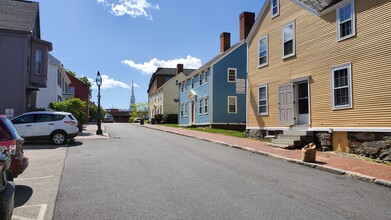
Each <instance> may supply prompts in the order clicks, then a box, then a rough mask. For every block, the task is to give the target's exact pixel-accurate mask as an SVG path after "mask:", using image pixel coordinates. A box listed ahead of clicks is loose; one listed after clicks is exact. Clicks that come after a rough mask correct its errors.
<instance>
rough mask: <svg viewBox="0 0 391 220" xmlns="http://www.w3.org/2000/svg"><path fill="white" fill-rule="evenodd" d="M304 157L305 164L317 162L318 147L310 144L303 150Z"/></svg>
mask: <svg viewBox="0 0 391 220" xmlns="http://www.w3.org/2000/svg"><path fill="white" fill-rule="evenodd" d="M302 156H303V158H302V159H303V161H304V162H310V163H315V161H316V145H315V144H314V143H310V144H308V145H306V146H305V147H303V148H302Z"/></svg>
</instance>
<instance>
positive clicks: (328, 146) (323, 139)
mask: <svg viewBox="0 0 391 220" xmlns="http://www.w3.org/2000/svg"><path fill="white" fill-rule="evenodd" d="M315 136H316V138H317V139H316V141H315V142H316V148H317V149H318V150H322V151H330V150H332V149H333V144H332V143H333V142H332V134H330V133H328V132H316V133H315Z"/></svg>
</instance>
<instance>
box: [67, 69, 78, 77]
mask: <svg viewBox="0 0 391 220" xmlns="http://www.w3.org/2000/svg"><path fill="white" fill-rule="evenodd" d="M65 72H67V73H68V74H70V75H72V76H75V77H76V73H75V72H73V71H72V70H68V69H67V70H65Z"/></svg>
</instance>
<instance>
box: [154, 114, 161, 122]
mask: <svg viewBox="0 0 391 220" xmlns="http://www.w3.org/2000/svg"><path fill="white" fill-rule="evenodd" d="M162 120H163V115H162V114H156V115H155V121H156V123H157V124H160V123H162Z"/></svg>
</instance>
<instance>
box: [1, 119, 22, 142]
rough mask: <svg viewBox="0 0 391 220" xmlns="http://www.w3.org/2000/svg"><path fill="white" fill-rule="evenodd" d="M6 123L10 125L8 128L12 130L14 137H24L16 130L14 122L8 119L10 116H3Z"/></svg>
mask: <svg viewBox="0 0 391 220" xmlns="http://www.w3.org/2000/svg"><path fill="white" fill-rule="evenodd" d="M3 121H4V124H5V125H6V126H7V127H8V129H9V130H10V132H11V135H12V136H13V138H14V139H21V138H22V137H21V136H20V135H19V132H18V131H17V130H16V128H15V126H14V124H12V122H11V121H10V120H9V119H8V118H3Z"/></svg>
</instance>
